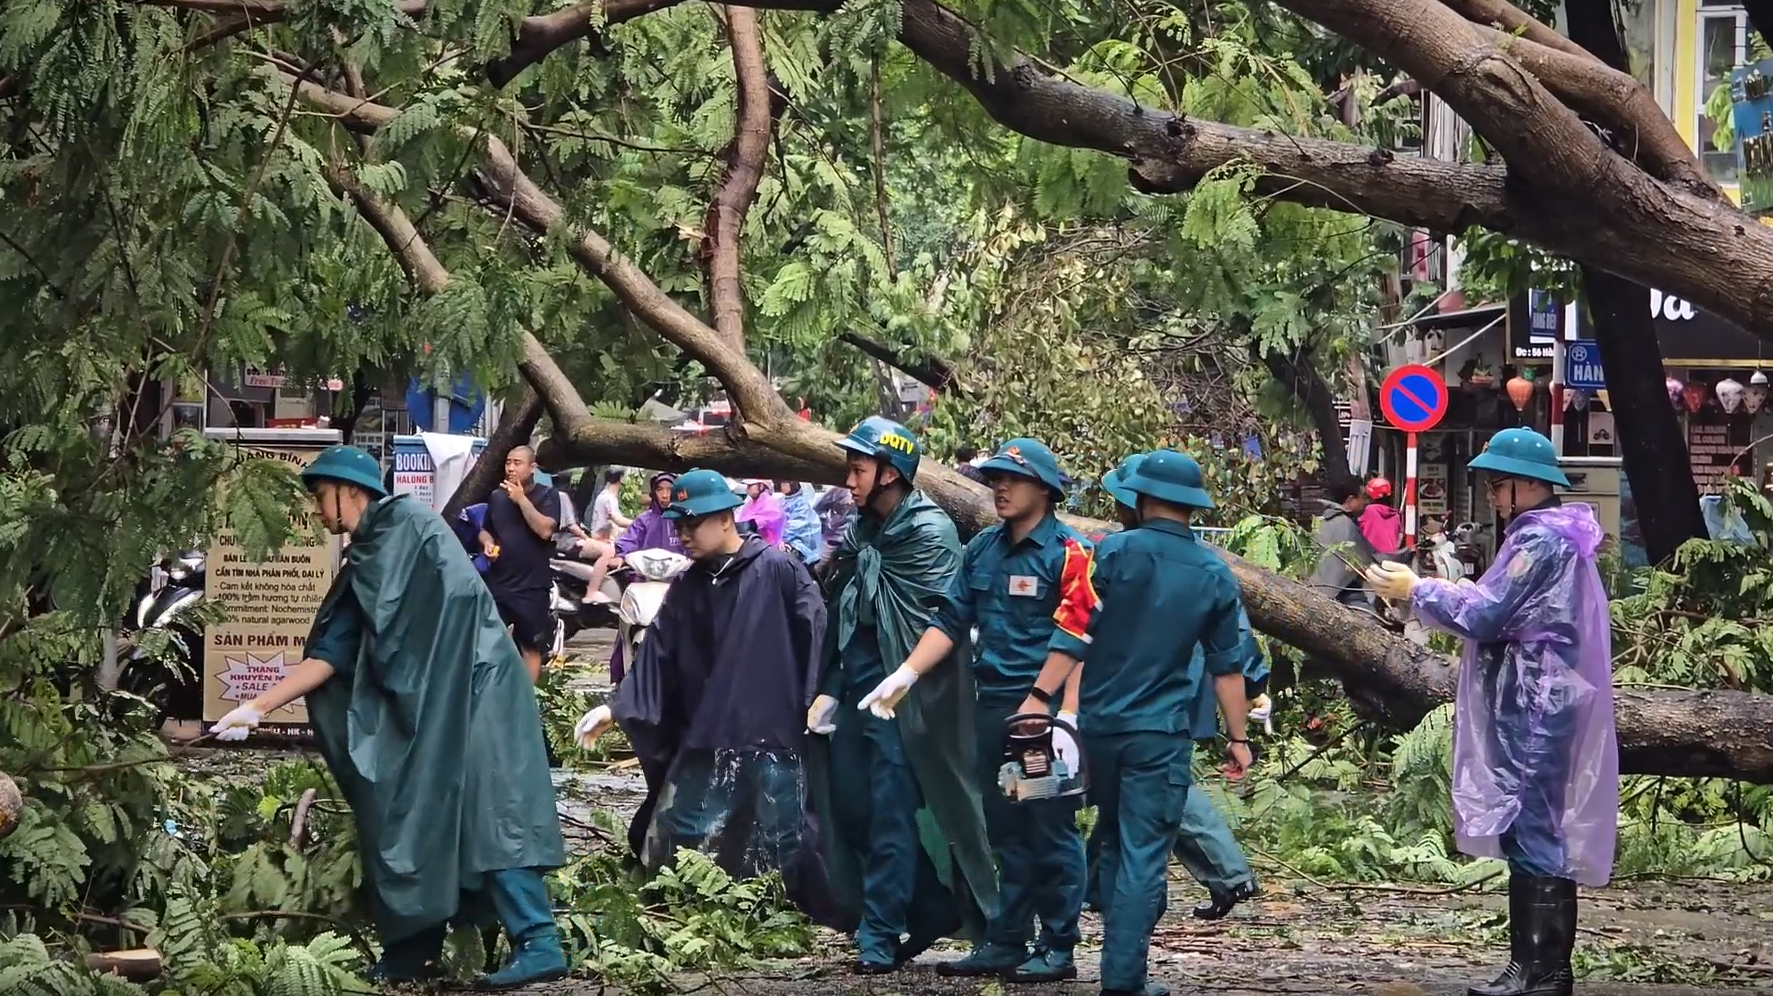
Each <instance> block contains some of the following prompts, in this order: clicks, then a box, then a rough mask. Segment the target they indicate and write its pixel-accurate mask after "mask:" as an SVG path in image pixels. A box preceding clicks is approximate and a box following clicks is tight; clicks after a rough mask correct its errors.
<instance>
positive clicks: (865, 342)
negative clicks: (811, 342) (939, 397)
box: [837, 332, 966, 396]
mask: <svg viewBox="0 0 1773 996" xmlns="http://www.w3.org/2000/svg"><path fill="white" fill-rule="evenodd" d="M837 338H838V341H840V342H847V343H849V344H850V345H852V346H854V347H856V348H857V349H859V350H861V351H862V353H863V354H864V355H866V356H868V357H870V358H872V359H876V360H879V361H880V362H882V363H885V364H886V365H887V366H889V367H892V368H893V369H894V370H897V371H899V372H901V373H904V374H906V375H907V376H909V377H911V378H913V379H914V380H916V381H917V382H918V383H919V384H922V385H923V386H925V387H927V388H929V389H930V390H932V391H946V392H953V393H956V394H960V395H962V396H964V395H965V394H966V391H965V390H964V389H963V388H962V387H961V386H960V385H959V384H957V383H956V382H955V378H954V368H953V367H951V366H949V365H948V361H946V360H944V359H942V358H941V357H939V356H925V357H923V358H922V359H914V358H912V357H910V356H908V355H906V354H907V353H909V352H910V350H907V349H901V348H898V347H895V346H889V345H887V344H886V343H884V342H880V341H878V340H875V339H870V338H868V337H867V336H865V335H863V334H862V333H860V332H839V333H837Z"/></svg>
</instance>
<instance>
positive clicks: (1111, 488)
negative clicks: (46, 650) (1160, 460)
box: [1102, 453, 1150, 508]
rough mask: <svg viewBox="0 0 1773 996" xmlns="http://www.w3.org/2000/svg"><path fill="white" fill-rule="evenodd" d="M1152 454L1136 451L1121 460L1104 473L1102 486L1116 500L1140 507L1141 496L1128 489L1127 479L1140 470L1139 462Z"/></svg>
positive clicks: (1133, 506)
mask: <svg viewBox="0 0 1773 996" xmlns="http://www.w3.org/2000/svg"><path fill="white" fill-rule="evenodd" d="M1147 456H1150V454H1148V453H1135V454H1133V455H1132V456H1130V457H1127V458H1126V459H1125V460H1122V461H1121V462H1120V465H1119V466H1117V467H1115V468H1114V469H1113V470H1111V471H1109V472H1108V473H1106V474H1103V475H1102V487H1103V488H1105V489H1107V491H1108V493H1109V494H1111V495H1113V496H1114V500H1115V501H1117V502H1120V503H1121V504H1122V505H1125V506H1126V507H1128V508H1137V507H1139V496H1138V495H1136V494H1134V493H1133V492H1131V491H1128V490H1127V480H1128V479H1129V478H1131V477H1132V476H1133V475H1134V474H1136V473H1138V471H1139V464H1140V463H1141V462H1143V461H1144V459H1145V458H1146V457H1147Z"/></svg>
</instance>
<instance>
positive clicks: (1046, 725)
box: [997, 712, 1089, 802]
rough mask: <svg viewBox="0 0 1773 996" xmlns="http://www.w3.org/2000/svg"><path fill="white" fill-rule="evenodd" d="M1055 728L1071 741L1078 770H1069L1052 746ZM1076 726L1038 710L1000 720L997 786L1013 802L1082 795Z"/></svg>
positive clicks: (1080, 752) (1083, 784)
mask: <svg viewBox="0 0 1773 996" xmlns="http://www.w3.org/2000/svg"><path fill="white" fill-rule="evenodd" d="M1055 732H1057V733H1060V734H1062V735H1063V736H1064V737H1065V738H1066V739H1068V740H1070V741H1071V743H1072V744H1073V745H1074V747H1075V748H1076V749H1075V754H1076V757H1077V759H1078V761H1077V767H1078V770H1076V771H1072V770H1071V766H1070V764H1069V763H1067V761H1066V760H1065V758H1063V757H1061V756H1060V755H1059V751H1058V749H1057V748H1056V747H1055V746H1054V743H1053V737H1054V734H1055ZM1086 767H1087V766H1086V765H1085V764H1084V761H1083V750H1082V749H1081V746H1079V745H1078V738H1077V728H1076V727H1074V726H1072V725H1071V724H1070V723H1067V722H1065V721H1064V720H1062V719H1059V718H1058V717H1056V716H1050V715H1048V714H1046V713H1040V712H1024V713H1017V714H1016V715H1014V716H1011V717H1010V718H1009V719H1008V720H1006V721H1005V722H1004V743H1003V765H1002V766H1001V767H999V768H998V769H997V787H998V788H999V789H1002V790H1003V794H1004V795H1005V796H1007V797H1008V798H1009V799H1010V800H1011V801H1014V802H1027V801H1029V800H1031V799H1062V798H1064V797H1066V796H1073V795H1082V794H1083V793H1084V790H1085V789H1087V788H1088V787H1089V777H1088V772H1087V771H1086V770H1085V769H1086Z"/></svg>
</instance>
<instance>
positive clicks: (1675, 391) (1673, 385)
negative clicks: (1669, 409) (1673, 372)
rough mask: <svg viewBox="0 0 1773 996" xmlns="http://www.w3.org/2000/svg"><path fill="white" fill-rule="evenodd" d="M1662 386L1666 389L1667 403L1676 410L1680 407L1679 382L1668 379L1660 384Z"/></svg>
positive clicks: (1671, 378)
mask: <svg viewBox="0 0 1773 996" xmlns="http://www.w3.org/2000/svg"><path fill="white" fill-rule="evenodd" d="M1662 386H1663V387H1666V388H1668V403H1669V404H1671V405H1673V406H1675V407H1676V408H1679V407H1681V386H1682V385H1681V382H1680V381H1678V380H1676V379H1675V378H1673V377H1670V378H1668V379H1667V380H1665V381H1663V382H1662Z"/></svg>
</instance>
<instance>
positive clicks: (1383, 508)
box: [1360, 477, 1404, 557]
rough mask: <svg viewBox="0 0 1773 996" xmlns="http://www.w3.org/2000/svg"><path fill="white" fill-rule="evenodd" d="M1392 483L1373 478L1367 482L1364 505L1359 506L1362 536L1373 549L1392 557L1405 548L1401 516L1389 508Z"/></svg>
mask: <svg viewBox="0 0 1773 996" xmlns="http://www.w3.org/2000/svg"><path fill="white" fill-rule="evenodd" d="M1390 501H1391V482H1390V481H1388V480H1386V479H1385V478H1383V477H1375V478H1373V479H1372V480H1370V481H1368V482H1367V507H1366V508H1363V509H1361V517H1360V527H1361V535H1362V536H1364V537H1366V539H1367V543H1368V545H1370V546H1371V547H1372V548H1373V552H1374V553H1377V554H1379V555H1380V556H1382V557H1395V556H1397V555H1398V553H1399V552H1401V551H1402V550H1403V547H1404V519H1403V516H1401V515H1399V514H1398V510H1397V509H1395V508H1392V507H1391V505H1390V504H1389V503H1390Z"/></svg>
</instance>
